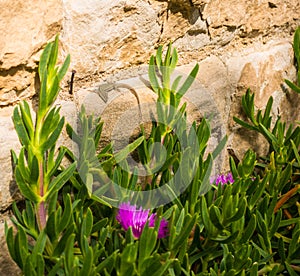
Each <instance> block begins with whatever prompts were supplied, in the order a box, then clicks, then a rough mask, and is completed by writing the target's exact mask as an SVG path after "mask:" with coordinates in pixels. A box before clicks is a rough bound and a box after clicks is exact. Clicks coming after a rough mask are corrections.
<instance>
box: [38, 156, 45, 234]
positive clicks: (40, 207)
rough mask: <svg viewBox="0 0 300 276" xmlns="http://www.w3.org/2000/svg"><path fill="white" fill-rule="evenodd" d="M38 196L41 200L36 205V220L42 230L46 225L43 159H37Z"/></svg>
mask: <svg viewBox="0 0 300 276" xmlns="http://www.w3.org/2000/svg"><path fill="white" fill-rule="evenodd" d="M38 191H39V196H40V197H41V198H42V200H41V202H39V203H38V205H37V221H38V226H39V229H40V230H43V229H44V228H45V226H46V208H45V201H44V199H43V197H44V170H43V160H40V161H39V181H38Z"/></svg>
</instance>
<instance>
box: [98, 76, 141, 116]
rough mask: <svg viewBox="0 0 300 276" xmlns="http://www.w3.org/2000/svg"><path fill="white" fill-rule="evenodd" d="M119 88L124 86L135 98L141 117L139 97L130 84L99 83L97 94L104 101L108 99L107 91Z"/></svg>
mask: <svg viewBox="0 0 300 276" xmlns="http://www.w3.org/2000/svg"><path fill="white" fill-rule="evenodd" d="M119 88H126V89H128V90H129V91H130V93H131V94H132V95H133V96H134V97H135V98H136V100H137V103H138V106H139V113H140V116H141V118H142V111H141V103H140V98H139V96H138V93H137V92H136V90H135V89H134V88H133V87H132V86H130V85H129V84H126V83H116V82H115V83H111V82H110V83H104V84H101V85H99V87H98V90H97V94H98V95H99V96H100V98H101V99H102V100H103V101H104V102H105V103H106V102H107V101H108V92H110V91H113V90H118V91H119Z"/></svg>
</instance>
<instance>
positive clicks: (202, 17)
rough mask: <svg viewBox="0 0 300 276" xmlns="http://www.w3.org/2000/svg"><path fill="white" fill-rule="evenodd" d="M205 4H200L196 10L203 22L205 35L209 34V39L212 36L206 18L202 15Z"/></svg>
mask: <svg viewBox="0 0 300 276" xmlns="http://www.w3.org/2000/svg"><path fill="white" fill-rule="evenodd" d="M205 5H206V4H203V5H201V6H200V7H199V9H198V10H199V15H200V19H201V20H202V21H204V22H205V25H206V30H207V35H208V36H209V40H210V41H211V40H212V36H211V33H210V30H209V23H208V20H207V19H204V16H203V10H204V7H205Z"/></svg>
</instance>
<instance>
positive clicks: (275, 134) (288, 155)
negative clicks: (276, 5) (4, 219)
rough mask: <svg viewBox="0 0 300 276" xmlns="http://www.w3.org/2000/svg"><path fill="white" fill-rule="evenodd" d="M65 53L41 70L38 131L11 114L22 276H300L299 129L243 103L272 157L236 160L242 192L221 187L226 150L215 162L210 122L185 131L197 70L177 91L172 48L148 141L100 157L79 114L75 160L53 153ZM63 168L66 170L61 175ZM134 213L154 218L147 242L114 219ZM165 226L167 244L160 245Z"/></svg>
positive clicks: (20, 112)
mask: <svg viewBox="0 0 300 276" xmlns="http://www.w3.org/2000/svg"><path fill="white" fill-rule="evenodd" d="M299 33H300V29H298V30H297V31H296V33H295V40H294V51H295V55H296V60H297V63H298V65H300V47H299V46H300V42H299V37H300V35H299ZM57 53H58V38H56V40H55V41H54V42H52V43H49V44H48V45H47V46H46V48H45V50H44V51H43V54H42V56H41V59H40V65H39V76H40V81H41V89H40V94H39V107H38V110H37V115H36V120H35V123H33V119H32V115H31V114H30V108H29V106H28V104H27V103H26V102H23V103H21V104H19V105H18V106H17V107H16V108H15V110H14V114H13V120H14V124H15V128H16V131H17V133H18V136H19V139H20V142H21V144H22V149H21V151H20V153H19V155H18V156H17V155H16V154H15V153H13V157H14V161H15V178H16V182H17V184H18V187H19V189H20V191H21V193H22V194H23V196H24V198H25V200H26V201H25V207H24V208H23V210H21V208H19V207H18V206H17V204H14V205H13V213H14V217H13V218H12V221H13V223H14V225H15V229H13V227H10V228H9V227H7V226H6V229H5V234H6V240H7V245H8V249H9V252H10V254H11V257H12V259H13V260H14V261H15V262H16V263H17V264H18V266H19V267H20V269H21V270H22V272H23V274H24V275H30V276H32V275H72V276H73V275H85V276H87V275H145V276H148V275H157V276H158V275H212V276H214V275H226V276H227V275H253V276H256V275H299V273H300V219H299V216H300V202H299V190H300V181H299V180H300V179H299V169H300V165H299V164H300V156H299V145H300V129H299V126H296V127H294V126H292V125H290V126H287V125H286V123H285V122H283V121H282V120H281V118H277V119H276V120H274V119H273V118H272V116H271V110H272V98H270V99H269V102H268V104H267V106H266V108H265V110H264V111H263V110H255V107H254V94H252V93H251V92H250V91H247V92H246V94H245V95H244V97H243V100H242V106H243V109H244V112H245V114H246V116H247V120H246V121H242V120H240V119H238V118H234V119H235V121H236V122H237V123H239V124H240V125H242V126H243V127H245V128H247V129H250V130H251V131H256V132H258V133H260V134H262V135H263V136H264V137H265V138H266V142H267V143H268V144H269V154H268V155H267V156H264V157H261V156H257V155H256V153H255V152H253V151H252V150H251V149H249V150H248V151H247V152H246V154H245V156H244V158H243V160H241V161H240V162H239V163H238V164H236V163H235V162H234V160H233V159H230V160H229V161H230V167H231V173H232V175H233V177H234V183H225V184H224V185H220V184H219V185H214V184H211V183H210V174H211V168H212V164H213V160H214V159H215V158H216V156H217V155H218V154H219V153H220V151H221V150H222V148H223V146H224V144H225V142H226V138H224V139H223V140H222V142H221V144H220V145H219V146H218V147H217V148H216V149H215V151H213V152H212V153H208V152H207V143H208V140H209V138H210V126H209V123H208V121H207V120H205V119H204V118H203V120H201V122H200V123H196V122H194V123H193V124H192V125H188V123H187V119H186V110H185V108H186V105H185V104H182V103H181V99H182V96H183V95H184V94H185V93H186V91H187V90H188V89H189V87H190V86H191V84H192V82H193V80H194V79H195V77H196V75H197V72H198V65H196V66H195V67H194V69H193V70H192V71H191V73H190V75H189V76H188V77H187V79H186V80H185V81H183V83H182V84H181V85H180V83H181V77H177V78H175V80H174V81H173V82H172V81H171V79H172V78H171V74H172V72H173V71H174V70H175V68H176V64H177V59H178V57H177V52H176V49H172V46H171V44H170V45H169V47H168V49H167V51H166V54H165V57H164V58H163V54H162V53H163V48H162V47H160V48H159V49H158V50H157V53H156V55H155V56H152V57H151V59H150V64H149V79H150V83H151V86H152V89H153V91H154V92H155V93H157V95H158V100H157V117H158V119H157V120H156V122H153V124H152V128H151V131H150V133H146V131H145V130H144V127H143V125H141V126H140V128H141V131H140V136H139V137H138V138H136V139H135V140H134V141H133V142H132V143H131V144H129V145H127V146H126V147H125V148H124V149H122V150H120V151H119V152H117V153H115V152H114V150H113V144H112V143H110V144H108V145H106V146H105V147H104V148H101V149H98V147H99V144H101V132H102V127H103V122H101V120H100V118H98V119H94V118H93V117H92V116H87V115H86V113H85V110H84V108H82V109H81V111H80V113H79V120H78V121H79V122H78V127H77V129H73V128H72V127H71V126H70V125H67V133H68V134H69V136H70V138H71V139H72V140H73V141H74V143H75V144H76V148H77V151H76V152H74V149H68V148H66V147H60V148H59V149H57V147H56V142H57V139H58V138H59V136H60V134H61V131H62V129H63V126H64V118H62V117H60V114H59V108H57V107H52V106H53V103H54V101H55V99H56V97H57V94H58V91H59V83H60V81H61V79H62V78H63V76H64V75H65V73H66V70H67V68H68V64H69V57H67V59H66V61H65V62H64V64H63V65H62V67H61V68H58V67H56V60H57ZM299 76H300V75H299V71H298V84H297V85H299ZM286 82H287V84H288V85H289V86H290V87H291V88H292V89H294V90H295V91H296V92H300V90H298V89H299V87H298V86H297V85H295V84H292V83H291V82H290V81H286ZM131 153H133V154H134V155H135V156H136V157H135V159H136V160H138V162H139V164H140V166H142V167H143V169H144V170H145V171H146V172H147V174H146V175H144V176H139V173H138V168H137V167H136V168H135V169H133V170H132V171H130V169H129V167H130V164H129V161H128V160H129V159H128V156H129V155H130V154H131ZM63 158H67V159H68V160H69V164H70V165H68V166H67V167H65V166H66V165H65V166H63V165H62V160H63ZM145 192H148V193H145ZM145 195H146V196H145ZM128 201H130V202H131V203H132V204H137V205H138V206H143V207H144V208H150V209H155V211H156V213H157V218H158V220H157V222H156V224H155V227H149V226H148V225H146V226H145V227H144V229H143V232H142V235H141V236H140V238H139V239H136V238H134V236H133V234H132V231H131V228H129V230H128V231H124V230H123V229H122V228H121V226H120V225H119V224H118V222H117V221H116V214H117V211H118V210H117V208H116V207H117V206H118V204H120V203H122V202H128ZM162 217H164V218H165V219H167V220H168V228H169V234H168V236H167V237H164V238H162V239H157V236H158V227H159V221H160V219H161V218H162Z"/></svg>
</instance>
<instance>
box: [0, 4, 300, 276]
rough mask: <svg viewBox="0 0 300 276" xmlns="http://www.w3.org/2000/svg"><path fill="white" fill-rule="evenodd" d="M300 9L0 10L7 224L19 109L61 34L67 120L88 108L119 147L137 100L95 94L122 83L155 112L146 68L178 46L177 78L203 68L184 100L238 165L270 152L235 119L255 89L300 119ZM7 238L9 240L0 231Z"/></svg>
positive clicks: (1, 153)
mask: <svg viewBox="0 0 300 276" xmlns="http://www.w3.org/2000/svg"><path fill="white" fill-rule="evenodd" d="M299 10H300V2H299V0H271V1H265V0H260V1H257V0H250V1H241V0H169V1H167V0H166V1H163V0H147V1H146V0H140V1H136V0H127V1H125V0H124V1H121V0H110V1H104V0H87V1H82V0H63V1H61V0H47V1H45V0H33V1H20V0H15V1H8V0H2V1H0V18H1V19H0V20H1V24H0V31H1V37H0V40H1V42H0V45H1V46H0V133H1V135H0V168H1V183H0V212H1V213H2V214H3V217H4V216H6V215H7V211H8V210H9V207H10V205H11V202H12V201H13V200H17V199H18V193H17V190H16V187H15V185H14V181H13V177H12V171H11V158H10V149H15V150H18V148H19V142H18V139H17V136H16V133H15V131H14V128H13V124H12V121H11V115H12V110H13V107H14V105H15V104H17V103H18V102H19V101H20V100H23V99H26V100H27V101H28V102H29V103H30V104H32V106H34V105H35V103H36V96H35V95H36V92H37V87H38V77H37V66H38V60H39V56H40V54H41V51H42V49H43V47H44V46H45V44H46V43H47V41H50V40H53V38H54V36H55V35H56V34H57V33H60V50H61V59H62V58H64V57H65V56H66V54H67V53H70V54H71V66H70V71H69V73H68V74H67V77H66V78H65V80H64V82H63V87H62V91H61V94H60V96H59V100H58V104H60V105H62V112H63V114H65V115H66V117H67V118H66V119H67V121H72V120H73V119H74V116H73V115H74V114H76V110H77V109H78V107H79V106H80V104H81V103H84V104H85V105H86V106H87V109H88V111H89V112H95V113H96V114H98V115H102V118H103V119H104V120H105V122H106V123H107V124H106V126H107V129H106V130H105V133H106V134H105V136H104V139H105V140H107V141H108V140H109V139H112V138H114V139H116V140H122V139H123V138H122V137H123V135H126V130H125V129H123V127H120V126H121V125H122V126H124V124H120V120H121V119H120V118H121V117H122V114H123V113H124V112H125V111H127V115H128V112H129V114H132V113H131V112H134V109H135V108H136V99H135V98H134V97H133V95H131V94H130V93H128V91H127V90H126V89H121V90H120V91H119V92H118V91H115V92H112V93H111V94H109V99H108V102H107V103H105V102H104V101H103V100H101V98H99V97H98V96H97V95H96V94H95V93H93V92H95V91H96V88H97V87H98V85H100V84H101V83H103V82H105V81H119V82H120V81H122V82H125V83H129V84H131V85H133V86H134V87H135V88H136V89H137V91H138V93H139V97H140V101H141V103H142V105H143V107H145V106H149V104H150V103H154V101H155V95H154V94H153V93H152V92H151V91H150V90H149V89H147V88H146V87H145V86H144V85H143V84H142V83H141V82H140V78H139V77H140V76H143V77H146V72H147V63H148V61H149V58H150V56H151V55H152V54H154V52H155V49H156V48H157V47H158V45H161V44H167V43H168V42H169V41H172V42H173V45H174V46H175V47H176V48H177V50H178V53H179V65H180V67H179V68H178V70H177V73H182V74H187V72H188V70H189V69H190V68H192V66H193V65H194V64H195V63H196V62H198V63H199V65H200V71H199V74H198V77H197V80H196V82H195V84H194V87H193V89H192V91H190V92H189V94H188V95H187V97H186V100H187V101H188V102H189V103H190V108H191V109H190V110H191V111H192V115H193V114H197V112H199V111H200V113H203V114H204V113H207V112H214V114H216V115H217V116H216V117H215V118H214V119H215V120H214V122H213V124H215V125H214V127H215V129H219V132H218V133H217V135H215V136H214V138H215V139H217V140H216V141H215V142H213V143H212V144H215V143H216V142H217V141H218V139H219V138H220V136H222V135H223V134H225V133H227V134H228V136H229V139H228V144H227V148H230V149H232V150H233V151H234V152H235V154H236V155H237V157H238V158H241V156H242V155H243V153H244V151H245V149H247V148H248V147H252V148H254V149H256V150H258V151H259V152H261V153H263V152H264V151H265V146H264V144H263V143H262V142H261V141H262V140H261V137H259V136H253V134H252V133H250V132H246V131H245V130H241V129H240V128H239V127H238V126H237V125H236V124H235V123H234V122H233V120H232V116H234V115H238V116H241V115H239V114H241V107H240V100H241V96H242V95H243V94H244V93H245V90H246V89H247V88H248V87H250V88H251V89H252V91H253V92H255V93H256V106H257V107H258V108H262V107H264V106H265V104H266V102H267V100H268V97H269V96H271V95H272V96H273V97H274V99H275V101H274V109H273V115H274V116H276V115H281V116H283V117H284V118H286V119H287V120H289V121H291V122H295V121H297V120H299V116H298V114H297V110H298V103H299V97H298V95H295V94H293V93H288V91H287V90H286V89H283V88H282V84H283V79H284V78H288V79H291V80H295V76H296V75H295V68H294V66H293V62H294V61H293V51H292V38H293V34H294V31H295V29H296V27H297V26H299V25H300V14H299ZM71 70H76V74H75V82H74V96H73V97H72V96H71V95H70V94H69V93H68V80H69V79H70V76H71ZM197 91H199V92H197ZM120 92H121V93H120ZM199 95H201V96H199ZM145 109H146V108H145ZM133 117H134V116H127V117H126V118H125V120H127V121H126V122H127V125H131V124H134V123H136V120H134V118H133ZM196 117H197V116H196ZM123 119H124V118H123ZM128 120H129V122H128ZM62 142H66V141H64V140H63V141H62ZM225 158H226V156H225ZM222 162H223V163H222V164H221V165H220V168H223V169H224V170H225V169H226V162H224V160H223V161H222ZM3 221H4V220H3V219H1V221H0V223H1V227H0V229H2V228H3ZM1 236H2V238H1V239H2V241H3V231H1V234H0V237H1ZM4 263H6V264H7V261H6V260H5V258H2V259H1V255H0V275H9V274H7V273H8V271H9V269H13V268H12V266H10V265H9V266H8V270H5V269H4V267H5V266H4ZM4 272H5V273H6V274H5V273H4ZM3 273H4V274H3Z"/></svg>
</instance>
